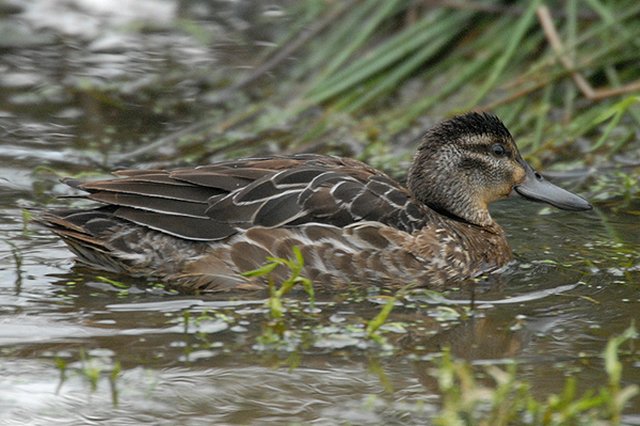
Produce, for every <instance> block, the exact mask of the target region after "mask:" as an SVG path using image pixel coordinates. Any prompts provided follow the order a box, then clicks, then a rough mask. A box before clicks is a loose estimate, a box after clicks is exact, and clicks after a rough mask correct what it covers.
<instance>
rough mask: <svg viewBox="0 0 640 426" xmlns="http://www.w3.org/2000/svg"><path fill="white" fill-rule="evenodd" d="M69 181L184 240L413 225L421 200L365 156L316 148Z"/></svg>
mask: <svg viewBox="0 0 640 426" xmlns="http://www.w3.org/2000/svg"><path fill="white" fill-rule="evenodd" d="M116 174H117V175H118V176H119V178H116V179H109V180H102V181H97V182H89V183H74V182H71V184H73V185H74V186H76V187H78V188H79V189H82V190H85V191H87V192H89V195H88V196H87V198H89V199H92V200H95V201H99V202H101V203H104V204H106V205H107V206H109V207H108V208H107V209H103V211H106V210H108V211H109V212H110V214H111V216H112V217H113V218H119V219H123V220H127V221H129V222H133V223H136V224H139V225H142V226H145V227H148V228H150V229H154V230H157V231H160V232H164V233H167V234H170V235H174V236H177V237H180V238H184V239H187V240H196V241H215V240H222V239H225V238H227V237H230V236H232V235H234V234H236V233H238V232H241V231H242V230H246V229H249V228H251V227H253V226H264V227H269V228H277V227H286V226H296V225H300V224H304V223H310V222H314V223H322V224H328V225H334V226H339V227H342V226H346V225H349V224H352V223H356V222H360V221H377V222H381V223H384V224H386V225H389V226H392V227H395V228H398V229H400V230H403V231H407V232H412V231H413V230H415V229H418V228H420V227H422V226H423V224H424V220H425V219H424V215H425V212H424V210H425V209H424V207H421V206H419V205H418V204H416V203H415V202H414V201H413V200H412V198H411V196H410V195H409V193H408V192H407V190H406V189H405V188H404V187H402V186H401V185H400V184H399V183H397V182H396V181H394V180H393V179H391V178H390V177H388V176H387V175H386V174H384V173H382V172H379V171H377V170H375V169H373V168H371V167H369V166H367V165H365V164H364V163H361V162H359V161H356V160H352V159H344V158H338V157H329V156H321V155H299V156H290V157H272V158H258V159H246V160H236V161H227V162H221V163H217V164H214V165H211V166H203V167H197V168H183V169H177V170H172V171H164V170H147V171H139V170H125V171H120V172H117V173H116Z"/></svg>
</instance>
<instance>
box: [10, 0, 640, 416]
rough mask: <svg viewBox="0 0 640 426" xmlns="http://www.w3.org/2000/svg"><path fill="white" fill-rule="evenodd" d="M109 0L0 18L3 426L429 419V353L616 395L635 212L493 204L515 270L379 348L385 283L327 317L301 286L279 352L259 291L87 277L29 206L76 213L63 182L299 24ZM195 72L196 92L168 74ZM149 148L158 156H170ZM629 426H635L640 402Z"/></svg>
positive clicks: (617, 207)
mask: <svg viewBox="0 0 640 426" xmlns="http://www.w3.org/2000/svg"><path fill="white" fill-rule="evenodd" d="M107 3H109V4H110V5H111V6H109V7H107V6H105V5H106V4H107ZM111 3H112V2H100V1H89V0H84V1H80V0H77V1H75V2H66V1H51V0H41V1H36V0H33V1H30V2H26V3H24V4H22V3H20V2H6V7H5V10H4V11H3V12H2V13H4V15H2V17H1V19H0V30H2V31H4V32H7V33H10V34H12V35H13V36H14V38H13V39H8V38H7V39H5V41H4V42H3V43H4V44H3V46H2V49H3V51H2V56H0V99H1V103H0V130H1V132H2V139H1V140H0V185H1V190H0V218H1V220H0V360H1V362H0V387H1V388H2V394H1V395H0V413H2V414H0V416H1V419H0V420H2V423H3V424H47V425H50V424H64V425H69V424H94V423H96V424H97V423H100V424H103V423H111V424H139V423H141V422H152V423H155V424H250V423H252V424H256V423H269V422H272V423H277V424H280V423H314V424H336V423H338V424H411V423H425V422H428V420H429V419H430V418H431V417H432V416H433V414H434V413H435V412H436V411H437V409H438V401H439V393H438V392H439V391H438V386H437V381H436V380H435V379H434V377H433V372H432V370H433V368H434V366H433V362H432V361H433V359H434V358H435V357H437V356H438V355H439V354H440V353H441V351H442V348H444V347H450V348H451V352H452V353H453V354H454V355H455V356H457V357H461V358H466V359H468V360H469V361H471V362H472V364H474V365H478V366H481V365H504V364H508V363H510V362H512V361H514V360H515V361H516V362H517V363H518V377H520V378H522V379H525V380H527V381H528V382H529V383H531V385H532V387H533V392H534V394H536V395H539V396H540V397H541V398H543V399H544V397H545V396H546V395H548V394H549V393H550V392H559V391H560V390H561V389H562V387H563V386H564V383H565V380H566V378H567V377H575V378H576V379H577V383H578V390H579V392H580V391H582V390H584V389H588V388H594V387H597V386H600V385H602V384H603V383H606V380H607V376H606V374H605V372H604V366H603V361H602V358H601V353H602V351H603V349H604V347H605V345H606V342H607V340H608V339H609V338H610V337H611V336H614V335H616V334H620V333H621V332H623V331H624V330H625V329H626V328H627V327H629V325H630V324H631V323H632V322H633V321H634V320H636V321H637V320H638V319H640V315H639V314H638V312H639V310H640V291H639V290H640V254H639V253H640V232H638V214H639V212H640V204H638V202H637V201H636V202H635V203H634V202H632V203H627V204H623V203H622V202H621V201H620V202H615V201H614V202H608V203H603V204H600V205H598V206H597V207H596V209H595V210H594V211H592V212H587V213H569V212H562V211H558V210H554V209H550V208H547V207H542V206H541V205H537V204H531V203H527V202H525V201H522V200H509V201H507V202H503V203H499V204H498V205H496V206H495V208H494V210H493V215H494V217H495V218H496V219H497V220H498V222H499V223H500V224H501V225H503V227H504V228H505V229H506V230H507V233H508V234H509V239H510V242H511V245H512V247H513V249H514V252H515V253H516V258H517V259H516V262H514V264H513V265H511V266H510V267H509V268H508V269H507V270H506V271H505V272H503V273H502V274H499V275H496V276H492V277H489V279H488V280H486V281H483V282H480V283H478V284H477V285H476V286H474V287H469V288H466V287H465V288H462V289H452V290H450V291H447V292H446V293H445V294H444V299H442V298H438V297H436V296H434V295H431V294H429V293H416V294H412V295H410V296H407V297H406V298H404V299H402V300H401V301H400V302H399V303H398V306H396V307H395V308H394V310H393V311H392V313H391V316H390V318H389V319H388V321H387V324H386V325H385V326H383V329H382V331H381V334H382V335H383V336H384V337H385V339H386V344H382V345H380V344H378V343H376V342H374V341H372V340H371V339H367V338H366V336H365V332H364V327H365V326H366V322H367V321H368V320H370V319H372V318H373V317H375V316H376V315H377V314H378V312H380V309H381V307H382V304H384V303H385V300H386V299H385V298H383V297H380V294H378V293H379V292H378V291H376V290H375V289H371V290H370V291H368V292H360V293H358V292H354V293H349V294H339V295H332V294H326V293H322V292H321V293H320V294H319V295H318V298H317V302H316V306H315V310H310V309H308V308H309V304H308V301H307V298H306V297H305V296H304V294H294V295H293V296H291V302H290V303H291V305H290V311H291V312H290V318H288V319H287V321H288V327H289V332H288V333H287V334H286V338H285V339H284V341H283V342H282V344H281V345H280V346H278V347H275V348H274V347H272V346H269V345H265V343H264V341H265V340H264V339H265V336H266V335H265V330H266V328H265V324H266V322H267V320H266V312H267V311H266V308H265V304H264V298H263V297H261V296H260V295H257V296H256V295H252V296H251V297H250V298H247V296H246V295H243V294H236V295H225V296H224V297H221V296H212V295H198V296H194V295H179V294H173V293H171V292H168V291H165V290H163V289H161V288H154V287H152V286H149V283H146V282H144V281H142V280H139V279H133V278H130V277H118V276H108V277H105V276H102V275H101V274H99V273H96V272H94V271H90V270H86V269H81V268H78V267H75V266H74V263H73V258H72V255H71V254H70V252H69V251H68V250H67V249H66V248H65V246H64V244H63V243H62V242H61V241H60V240H59V239H58V238H56V237H55V236H53V235H52V234H50V233H49V232H47V231H46V230H43V229H40V228H38V227H37V226H35V225H33V224H25V221H24V218H23V208H41V207H43V206H45V205H56V206H60V205H67V204H69V203H71V202H73V200H69V199H64V198H62V199H56V198H54V196H53V194H57V195H65V194H68V191H67V190H66V189H65V188H64V186H63V185H61V184H59V183H58V182H57V178H58V175H65V174H77V173H80V172H83V173H86V172H93V173H104V169H103V167H102V165H107V166H114V165H116V164H117V162H116V161H114V160H113V157H114V154H116V153H122V152H128V151H132V150H135V149H136V148H138V147H139V146H141V145H142V143H144V142H146V141H153V140H154V139H155V138H158V137H160V136H163V135H166V134H170V133H171V132H173V131H175V130H178V129H180V128H183V127H185V126H187V125H189V124H191V123H192V122H193V121H194V120H193V117H202V116H203V115H204V114H205V112H206V110H207V109H208V108H209V107H208V105H207V103H206V99H204V98H201V96H202V95H201V90H200V88H199V86H198V85H199V84H205V85H209V87H215V85H216V84H217V83H216V82H219V81H221V80H223V79H224V75H225V73H226V74H227V75H228V73H232V72H234V70H238V69H242V67H243V66H244V65H246V64H247V63H249V61H248V59H247V58H250V57H251V56H252V55H251V52H252V49H254V50H257V51H260V46H264V45H266V44H268V42H270V41H272V40H273V38H274V37H275V35H274V33H273V27H274V23H278V22H284V21H285V20H286V16H283V14H282V13H281V9H280V8H279V7H277V6H269V7H263V8H262V9H261V10H260V11H259V12H256V11H254V10H251V8H250V7H247V5H246V3H245V2H208V3H207V2H193V4H192V5H190V7H186V6H185V2H178V1H169V0H166V1H154V2H151V3H153V7H149V4H146V3H150V0H149V1H139V2H135V3H136V4H137V5H139V6H138V8H129V7H128V6H127V7H124V6H123V5H124V3H127V2H120V3H123V5H121V6H123V7H120V8H118V7H113V5H112V4H111ZM128 4H129V3H127V5H128ZM145 4H146V5H145ZM125 11H126V12H125ZM212 11H214V12H215V13H214V12H212ZM185 16H186V17H188V18H190V19H192V20H193V21H194V22H206V23H207V28H209V29H210V31H211V34H205V35H202V34H200V36H201V37H213V40H216V42H215V43H211V44H209V45H207V47H206V48H205V47H203V44H202V43H199V42H197V38H196V37H195V36H194V33H195V30H194V31H192V32H191V33H189V31H187V30H186V29H185V28H187V25H186V24H184V26H182V27H179V28H178V27H176V26H175V24H174V23H175V21H176V20H177V19H179V18H183V17H185ZM279 20H280V21H279ZM140 25H142V26H144V28H145V29H146V30H145V31H140V30H138V28H139V26H140ZM131 28H136V30H135V31H133V30H131ZM238 40H244V42H243V43H240V42H239V41H238ZM247 40H249V41H247ZM256 40H259V41H260V42H259V43H258V42H255V41H256ZM229 46H235V47H236V48H237V46H243V47H244V49H245V50H242V49H240V48H238V49H239V50H237V51H234V54H233V55H231V54H230V53H229ZM186 70H189V72H190V73H191V76H193V78H191V79H184V80H176V78H177V77H176V76H177V75H181V73H182V75H184V73H185V72H187V71H186ZM208 70H214V71H211V72H210V74H207V73H208ZM157 87H160V89H158V88H157ZM107 94H108V96H107ZM167 111H172V113H168V112H167ZM175 111H180V113H179V114H176V113H175ZM155 154H157V156H154V155H151V159H149V161H150V162H152V161H157V160H158V159H162V160H163V161H167V160H166V158H165V156H164V154H165V153H163V152H162V151H159V152H157V153H155ZM564 184H566V185H567V186H571V184H572V182H564ZM470 299H473V305H471V300H470ZM621 361H622V363H623V368H624V373H623V380H622V384H623V385H628V384H633V383H640V363H639V362H638V360H637V357H636V358H635V360H634V359H633V358H632V357H626V358H625V357H623V358H622V359H621ZM625 413H626V415H625V417H624V418H623V422H624V423H627V424H640V401H639V400H638V398H636V399H635V400H634V401H632V403H631V404H630V406H628V407H627V409H626V411H625Z"/></svg>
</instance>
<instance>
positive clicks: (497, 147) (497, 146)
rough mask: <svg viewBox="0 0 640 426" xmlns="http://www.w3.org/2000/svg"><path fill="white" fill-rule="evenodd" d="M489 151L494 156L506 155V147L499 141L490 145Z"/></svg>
mask: <svg viewBox="0 0 640 426" xmlns="http://www.w3.org/2000/svg"><path fill="white" fill-rule="evenodd" d="M491 153H492V154H493V155H495V156H496V157H504V156H505V155H507V149H506V148H505V147H504V145H502V144H501V143H494V144H493V145H491Z"/></svg>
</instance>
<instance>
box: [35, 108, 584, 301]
mask: <svg viewBox="0 0 640 426" xmlns="http://www.w3.org/2000/svg"><path fill="white" fill-rule="evenodd" d="M114 175H115V177H114V178H111V179H104V180H97V181H89V182H80V181H78V180H75V179H66V180H65V183H66V184H68V185H70V186H72V187H74V188H76V189H78V190H80V191H82V192H83V196H82V197H83V198H86V199H88V200H92V201H93V202H95V203H97V204H92V205H91V206H89V207H84V208H75V209H66V210H50V211H47V212H45V213H44V214H42V215H41V218H40V219H39V220H40V223H41V224H44V225H45V226H46V227H48V228H49V229H50V230H51V231H53V232H54V233H55V234H57V235H58V236H60V237H61V238H62V240H63V241H64V242H65V243H66V245H67V246H68V248H69V249H70V250H71V251H72V252H73V253H74V254H75V255H76V261H77V263H79V264H81V265H83V266H85V267H89V268H91V269H94V270H101V271H107V272H111V273H116V274H126V275H130V276H137V277H145V278H147V279H150V280H156V282H157V280H160V281H162V282H164V283H166V284H168V285H170V286H171V287H174V288H176V289H178V290H182V291H187V292H194V291H196V292H230V291H240V290H260V289H265V288H267V286H268V280H272V282H273V281H274V280H282V279H286V277H287V276H288V273H289V272H290V271H287V270H286V268H284V267H278V268H276V269H275V270H274V271H273V272H272V273H271V274H270V275H269V276H268V277H266V276H262V277H260V276H258V277H256V276H251V275H252V274H246V272H248V271H252V270H256V269H257V268H260V267H261V266H263V265H264V264H265V262H267V260H268V259H270V258H291V257H292V250H294V247H297V250H299V253H300V254H301V255H302V259H303V263H304V266H303V269H302V271H301V275H303V276H305V277H306V278H308V279H310V280H311V281H312V282H313V284H314V286H315V287H316V288H320V289H328V290H329V291H333V290H335V289H341V288H343V289H344V288H351V287H353V286H357V285H361V286H383V287H390V288H401V287H405V286H407V285H410V286H415V287H424V288H430V289H436V290H440V289H445V288H448V287H449V286H452V285H454V284H455V283H460V282H463V281H465V280H471V279H473V278H475V277H478V276H480V275H482V274H486V273H490V272H492V271H496V270H498V269H500V268H502V267H503V266H505V265H506V264H508V263H509V262H510V261H511V260H512V251H511V249H510V247H509V244H508V242H507V239H506V236H505V232H504V230H503V229H502V228H501V227H500V225H498V224H497V223H496V222H495V221H494V220H493V218H492V217H491V215H490V212H489V205H490V204H491V203H492V202H494V201H497V200H500V199H504V198H512V197H514V196H519V197H521V198H524V199H526V200H532V201H538V202H544V203H547V204H550V205H552V206H555V207H557V208H560V209H565V210H573V211H581V210H589V209H591V208H592V206H591V204H589V202H588V201H586V200H585V199H583V198H582V197H580V196H578V195H576V194H574V193H571V192H569V191H567V190H564V189H562V188H560V187H558V186H556V185H554V184H552V183H551V182H549V181H548V180H545V179H544V177H543V176H542V175H541V174H539V173H538V172H536V171H535V170H534V169H533V168H532V167H531V166H530V165H529V164H528V163H527V162H526V161H525V160H524V159H523V157H522V156H521V155H520V152H519V151H518V148H517V146H516V144H515V142H514V139H513V137H512V136H511V134H510V132H509V130H507V128H506V127H505V125H504V124H503V123H502V122H501V121H500V119H499V118H498V117H497V116H495V115H493V114H490V113H486V112H469V113H466V114H463V115H459V116H455V117H453V118H450V119H448V120H445V121H442V122H440V123H438V124H436V125H435V126H433V127H432V128H431V129H429V130H427V131H426V133H425V134H424V136H423V137H422V139H421V142H420V143H419V146H418V148H417V151H416V153H415V156H414V158H413V162H412V164H411V166H410V168H409V169H408V174H407V179H406V184H402V183H400V182H398V181H397V180H395V179H393V178H391V177H390V176H389V175H388V174H386V173H384V172H382V171H380V170H376V169H374V168H372V167H370V166H369V165H367V164H365V163H363V162H361V161H358V160H355V159H350V158H343V157H337V156H327V155H319V154H297V155H279V156H270V157H260V158H243V159H235V160H226V161H220V162H216V163H212V164H209V165H203V166H198V167H183V168H176V169H172V170H164V169H151V170H135V169H129V170H120V171H116V172H115V173H114Z"/></svg>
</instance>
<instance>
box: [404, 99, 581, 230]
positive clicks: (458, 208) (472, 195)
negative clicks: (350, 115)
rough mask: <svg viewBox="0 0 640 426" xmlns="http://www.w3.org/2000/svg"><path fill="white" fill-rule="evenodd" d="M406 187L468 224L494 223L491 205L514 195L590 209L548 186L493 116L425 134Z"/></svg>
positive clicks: (472, 117) (461, 120)
mask: <svg viewBox="0 0 640 426" xmlns="http://www.w3.org/2000/svg"><path fill="white" fill-rule="evenodd" d="M407 183H408V186H409V189H410V190H411V192H412V193H413V195H414V197H416V199H418V200H419V201H420V202H422V203H424V204H426V205H428V206H429V207H431V208H433V209H435V210H437V211H439V212H441V213H444V214H447V215H451V216H455V217H458V218H460V219H463V220H465V221H467V222H469V223H473V224H476V225H480V226H489V225H491V224H492V223H493V220H492V219H491V216H490V215H489V210H488V206H489V204H490V203H491V202H493V201H496V200H499V199H501V198H506V197H508V196H509V195H512V194H519V195H521V196H522V197H524V198H526V199H529V200H534V201H542V202H545V203H548V204H551V205H553V206H556V207H558V208H561V209H565V210H588V209H590V208H591V204H589V203H588V202H587V201H585V200H584V199H583V198H581V197H579V196H577V195H575V194H572V193H571V192H569V191H566V190H564V189H562V188H560V187H558V186H556V185H553V184H552V183H550V182H549V181H546V180H545V179H544V178H543V177H542V176H541V175H540V174H539V173H538V172H536V171H535V170H534V169H533V168H532V167H531V166H530V165H529V164H528V163H527V162H526V161H524V159H523V158H522V156H521V155H520V152H518V148H517V147H516V144H515V142H514V141H513V137H512V136H511V134H510V133H509V131H508V130H507V128H506V127H505V126H504V124H502V122H501V121H500V119H498V118H497V117H496V116H494V115H491V114H484V113H475V112H472V113H468V114H465V115H461V116H458V117H454V118H452V119H450V120H447V121H444V122H442V123H440V124H438V125H436V126H435V127H433V128H432V129H430V130H429V131H427V133H426V134H425V135H424V137H423V140H422V143H421V145H420V147H419V148H418V151H417V153H416V156H415V158H414V161H413V165H412V166H411V169H410V170H409V177H408V182H407Z"/></svg>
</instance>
